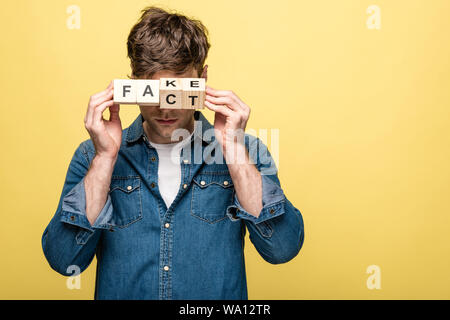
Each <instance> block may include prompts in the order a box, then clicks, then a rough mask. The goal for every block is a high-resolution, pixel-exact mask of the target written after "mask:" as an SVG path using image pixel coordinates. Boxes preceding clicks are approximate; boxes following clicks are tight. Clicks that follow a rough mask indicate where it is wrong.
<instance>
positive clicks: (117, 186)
mask: <svg viewBox="0 0 450 320" xmlns="http://www.w3.org/2000/svg"><path fill="white" fill-rule="evenodd" d="M109 195H110V196H111V203H112V207H113V214H112V221H111V224H112V225H114V226H117V227H120V228H124V227H127V226H128V225H130V224H132V223H134V222H136V221H137V220H139V219H141V218H142V201H141V179H140V177H139V176H131V177H119V176H112V177H111V186H110V188H109Z"/></svg>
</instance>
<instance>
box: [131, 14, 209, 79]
mask: <svg viewBox="0 0 450 320" xmlns="http://www.w3.org/2000/svg"><path fill="white" fill-rule="evenodd" d="M127 48H128V57H129V58H130V61H131V70H132V77H133V78H151V77H152V76H153V74H154V73H156V72H158V71H161V70H169V71H172V72H174V73H176V74H183V73H184V72H186V71H187V70H189V69H190V68H192V67H193V68H195V70H197V72H198V76H199V77H200V76H201V73H202V70H203V65H204V63H205V60H206V57H207V55H208V50H209V48H210V43H209V42H208V30H207V29H206V27H205V26H204V25H203V24H202V23H201V22H200V21H199V20H195V19H190V18H188V17H186V16H184V15H181V14H178V13H175V12H172V13H170V12H167V11H165V10H164V9H161V8H158V7H155V6H150V7H147V8H145V9H143V10H142V16H141V17H140V19H139V21H138V22H137V23H136V24H135V25H134V26H133V28H132V29H131V31H130V34H129V35H128V40H127Z"/></svg>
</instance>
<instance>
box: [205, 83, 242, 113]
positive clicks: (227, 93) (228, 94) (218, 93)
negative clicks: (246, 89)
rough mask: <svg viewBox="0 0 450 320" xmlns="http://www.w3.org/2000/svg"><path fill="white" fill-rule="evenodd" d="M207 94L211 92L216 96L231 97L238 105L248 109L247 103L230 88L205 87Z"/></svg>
mask: <svg viewBox="0 0 450 320" xmlns="http://www.w3.org/2000/svg"><path fill="white" fill-rule="evenodd" d="M205 92H206V94H209V95H211V96H214V97H230V98H231V99H233V100H234V101H236V103H237V105H238V106H239V107H241V108H242V109H246V107H247V106H246V104H245V103H244V102H243V101H242V100H241V99H240V98H239V97H238V96H237V95H236V94H235V93H234V92H233V91H229V90H216V89H213V88H211V87H209V86H206V88H205Z"/></svg>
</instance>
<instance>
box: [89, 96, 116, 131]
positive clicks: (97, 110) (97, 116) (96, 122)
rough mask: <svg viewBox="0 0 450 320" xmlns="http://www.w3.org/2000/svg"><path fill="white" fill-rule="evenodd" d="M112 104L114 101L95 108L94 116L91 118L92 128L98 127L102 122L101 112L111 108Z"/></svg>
mask: <svg viewBox="0 0 450 320" xmlns="http://www.w3.org/2000/svg"><path fill="white" fill-rule="evenodd" d="M113 104H114V101H112V100H108V101H105V102H103V103H102V104H100V105H99V106H98V107H96V108H95V110H94V114H93V116H92V123H91V124H92V126H94V127H95V126H97V125H99V124H100V123H101V122H102V120H103V111H105V109H106V108H108V107H111V106H112V105H113Z"/></svg>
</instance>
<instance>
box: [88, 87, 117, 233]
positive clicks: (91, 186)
mask: <svg viewBox="0 0 450 320" xmlns="http://www.w3.org/2000/svg"><path fill="white" fill-rule="evenodd" d="M113 94H114V88H113V82H112V81H111V83H110V84H109V86H108V87H107V88H106V90H103V91H101V92H99V93H96V94H94V95H93V96H91V98H90V99H89V105H88V110H87V113H86V117H85V118H84V125H85V127H86V129H87V131H88V132H89V135H90V136H91V140H92V142H93V144H94V147H95V157H94V159H92V162H91V165H90V168H89V170H88V173H87V174H86V176H85V178H84V189H85V193H86V217H87V219H88V220H89V222H90V224H91V225H93V224H94V223H95V221H96V219H97V217H98V215H99V214H100V212H101V210H102V208H103V207H104V205H105V203H106V200H107V198H108V191H109V186H110V183H111V176H112V173H113V170H114V164H115V162H116V160H117V155H118V153H119V149H120V144H121V142H122V124H121V122H120V117H119V105H118V104H114V101H113ZM108 107H109V113H110V117H109V121H108V120H106V119H104V118H103V111H105V110H106V108H108Z"/></svg>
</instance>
